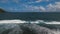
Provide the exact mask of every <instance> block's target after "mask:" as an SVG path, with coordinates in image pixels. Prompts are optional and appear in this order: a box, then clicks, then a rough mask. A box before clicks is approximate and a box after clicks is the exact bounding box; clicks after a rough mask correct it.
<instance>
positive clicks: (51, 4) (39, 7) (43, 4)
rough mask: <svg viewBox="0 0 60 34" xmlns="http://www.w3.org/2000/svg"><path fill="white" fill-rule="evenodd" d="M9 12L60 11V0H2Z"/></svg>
mask: <svg viewBox="0 0 60 34" xmlns="http://www.w3.org/2000/svg"><path fill="white" fill-rule="evenodd" d="M0 8H2V9H4V10H6V11H8V12H60V0H0Z"/></svg>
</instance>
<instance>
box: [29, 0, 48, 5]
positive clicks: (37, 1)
mask: <svg viewBox="0 0 60 34" xmlns="http://www.w3.org/2000/svg"><path fill="white" fill-rule="evenodd" d="M42 1H47V2H48V1H49V0H36V1H33V2H28V3H29V4H31V3H39V2H42Z"/></svg>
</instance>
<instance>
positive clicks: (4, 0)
mask: <svg viewBox="0 0 60 34" xmlns="http://www.w3.org/2000/svg"><path fill="white" fill-rule="evenodd" d="M0 2H2V3H7V2H8V0H0Z"/></svg>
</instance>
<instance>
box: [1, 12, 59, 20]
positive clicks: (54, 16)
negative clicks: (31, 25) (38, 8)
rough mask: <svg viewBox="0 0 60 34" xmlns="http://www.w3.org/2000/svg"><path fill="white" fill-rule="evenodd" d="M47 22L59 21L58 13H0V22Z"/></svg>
mask: <svg viewBox="0 0 60 34" xmlns="http://www.w3.org/2000/svg"><path fill="white" fill-rule="evenodd" d="M10 19H20V20H32V21H33V20H45V21H46V20H48V21H53V20H54V21H60V12H6V13H0V20H10Z"/></svg>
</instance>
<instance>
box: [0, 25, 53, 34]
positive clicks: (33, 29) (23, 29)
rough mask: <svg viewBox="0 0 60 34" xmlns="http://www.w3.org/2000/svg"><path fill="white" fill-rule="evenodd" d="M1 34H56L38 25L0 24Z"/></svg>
mask: <svg viewBox="0 0 60 34" xmlns="http://www.w3.org/2000/svg"><path fill="white" fill-rule="evenodd" d="M0 34H54V33H53V32H52V31H51V30H50V29H48V28H45V27H41V26H39V25H36V24H0Z"/></svg>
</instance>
